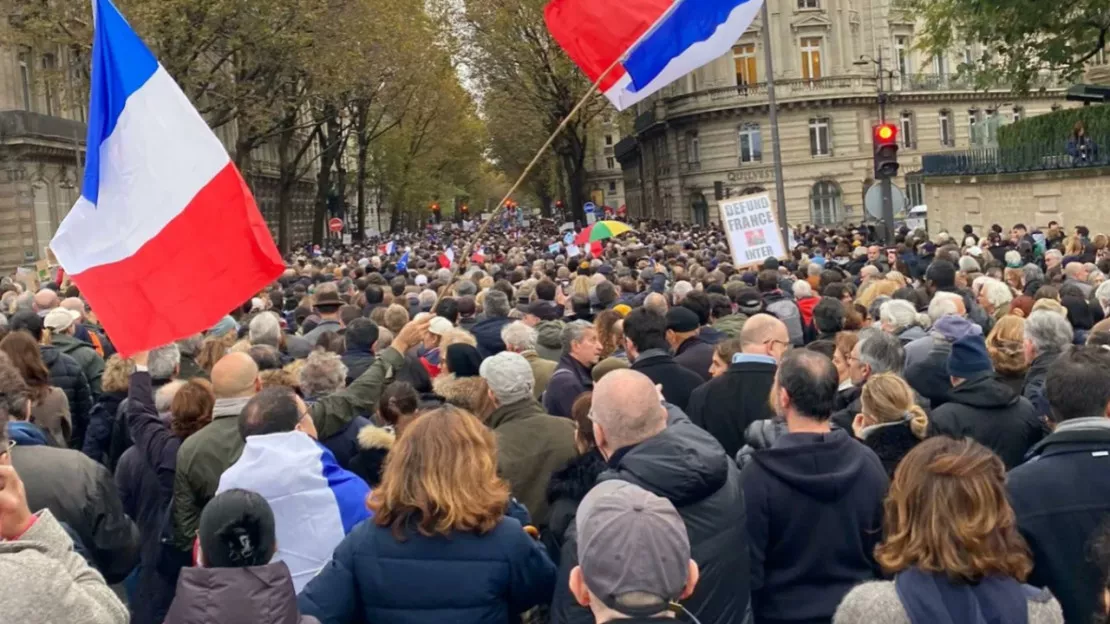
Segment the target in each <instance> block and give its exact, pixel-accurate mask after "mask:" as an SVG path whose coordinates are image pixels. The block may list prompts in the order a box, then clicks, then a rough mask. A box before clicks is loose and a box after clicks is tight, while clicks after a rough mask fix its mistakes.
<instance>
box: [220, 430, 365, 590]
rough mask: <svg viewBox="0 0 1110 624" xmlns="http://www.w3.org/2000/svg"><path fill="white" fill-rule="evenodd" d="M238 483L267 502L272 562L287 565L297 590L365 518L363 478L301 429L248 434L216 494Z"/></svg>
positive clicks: (329, 558) (238, 485) (317, 570)
mask: <svg viewBox="0 0 1110 624" xmlns="http://www.w3.org/2000/svg"><path fill="white" fill-rule="evenodd" d="M237 488H238V489H243V490H250V491H252V492H257V493H258V494H259V495H261V496H262V497H263V498H265V499H266V501H267V502H268V503H270V507H271V508H272V509H273V510H274V522H275V528H276V529H277V543H278V552H277V555H276V556H275V557H274V561H284V562H285V564H286V565H287V566H289V572H290V573H291V574H292V575H293V588H294V589H295V590H296V591H298V592H300V591H301V589H303V588H304V586H305V585H307V584H308V582H309V581H311V580H312V579H313V577H315V576H316V574H317V573H318V572H319V571H320V570H321V569H322V568H323V567H324V566H325V565H327V563H328V562H329V561H331V556H332V552H333V551H334V550H335V547H336V546H338V545H339V542H341V541H343V538H344V537H345V536H346V535H347V533H350V532H351V529H353V528H354V527H355V525H356V524H358V523H359V522H362V521H363V520H365V519H367V518H369V517H370V511H369V510H368V509H367V507H366V498H367V496H369V494H370V487H369V486H368V485H366V482H365V481H363V480H362V479H360V478H358V477H357V476H355V475H354V474H353V473H351V472H348V471H346V470H344V469H342V468H341V467H340V466H339V464H338V463H337V462H336V461H335V456H334V455H332V454H331V451H329V450H328V449H326V448H324V446H323V445H321V444H320V443H318V442H316V441H315V440H313V439H312V438H310V437H309V436H308V435H307V434H305V433H302V432H300V431H289V432H286V433H271V434H267V435H255V436H250V437H248V438H247V440H246V444H245V445H244V447H243V454H242V455H240V456H239V460H238V461H236V462H235V463H234V464H233V465H232V466H231V467H230V468H228V469H227V470H226V471H224V474H223V475H222V476H221V477H220V486H219V489H218V490H217V493H219V492H224V491H227V490H231V489H237Z"/></svg>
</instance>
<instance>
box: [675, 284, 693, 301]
mask: <svg viewBox="0 0 1110 624" xmlns="http://www.w3.org/2000/svg"><path fill="white" fill-rule="evenodd" d="M693 290H694V285H693V284H691V283H690V282H687V281H686V280H683V281H681V282H679V283H677V284H675V285H674V303H675V305H678V303H679V302H680V301H682V299H683V298H684V297H685V296H686V295H688V294H690V293H691V292H693Z"/></svg>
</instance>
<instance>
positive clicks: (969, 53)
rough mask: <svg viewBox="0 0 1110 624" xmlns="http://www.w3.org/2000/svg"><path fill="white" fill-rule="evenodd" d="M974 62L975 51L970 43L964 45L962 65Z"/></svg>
mask: <svg viewBox="0 0 1110 624" xmlns="http://www.w3.org/2000/svg"><path fill="white" fill-rule="evenodd" d="M974 64H975V51H974V50H972V49H971V44H970V43H969V44H967V45H966V46H964V65H974Z"/></svg>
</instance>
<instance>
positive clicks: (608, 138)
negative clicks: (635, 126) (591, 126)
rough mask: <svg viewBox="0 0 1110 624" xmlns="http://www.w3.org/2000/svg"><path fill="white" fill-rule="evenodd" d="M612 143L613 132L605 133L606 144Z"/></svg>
mask: <svg viewBox="0 0 1110 624" xmlns="http://www.w3.org/2000/svg"><path fill="white" fill-rule="evenodd" d="M612 144H613V135H611V134H607V135H605V145H606V146H609V145H612Z"/></svg>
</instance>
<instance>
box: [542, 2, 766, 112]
mask: <svg viewBox="0 0 1110 624" xmlns="http://www.w3.org/2000/svg"><path fill="white" fill-rule="evenodd" d="M762 6H763V0H628V1H624V2H613V1H601V2H599V1H598V0H552V1H551V2H550V3H549V4H548V5H547V8H546V9H545V11H544V18H545V20H546V22H547V28H548V30H550V31H551V35H552V36H553V37H554V38H555V40H556V41H557V42H558V43H559V45H560V46H561V47H562V48H563V50H565V51H566V53H567V55H568V56H570V58H571V60H573V61H574V62H575V63H576V64H577V65H578V67H579V68H581V69H582V71H583V72H585V74H586V75H587V76H588V77H589V78H590V80H592V81H594V82H597V80H598V79H599V78H601V77H602V74H603V73H605V70H606V69H608V68H609V67H610V66H612V65H613V63H614V62H617V61H618V60H619V61H620V63H619V64H618V66H617V67H615V68H614V69H613V70H612V71H610V72H609V73H607V74H605V78H604V80H602V81H601V85H600V87H599V88H600V90H601V92H602V93H604V94H605V96H606V97H607V98H609V101H610V102H612V103H613V106H615V107H616V108H617V110H624V109H626V108H628V107H629V106H632V105H633V104H635V103H636V102H639V101H640V100H643V99H644V98H646V97H648V96H649V95H651V94H652V93H655V92H656V91H658V90H660V89H662V88H663V87H665V86H667V85H668V84H670V83H672V82H674V81H675V80H677V79H678V78H680V77H682V76H685V75H686V74H688V73H690V72H692V71H694V70H695V69H697V68H699V67H701V66H702V65H705V64H707V63H709V62H711V61H713V60H715V59H717V58H719V57H720V56H722V55H723V54H725V53H726V52H728V51H729V50H731V49H732V46H733V45H734V44H735V43H736V40H737V39H739V38H740V35H742V34H743V33H744V31H745V30H747V29H748V26H750V25H751V23H752V20H754V19H755V16H756V14H758V13H759V10H760V8H761V7H762Z"/></svg>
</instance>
